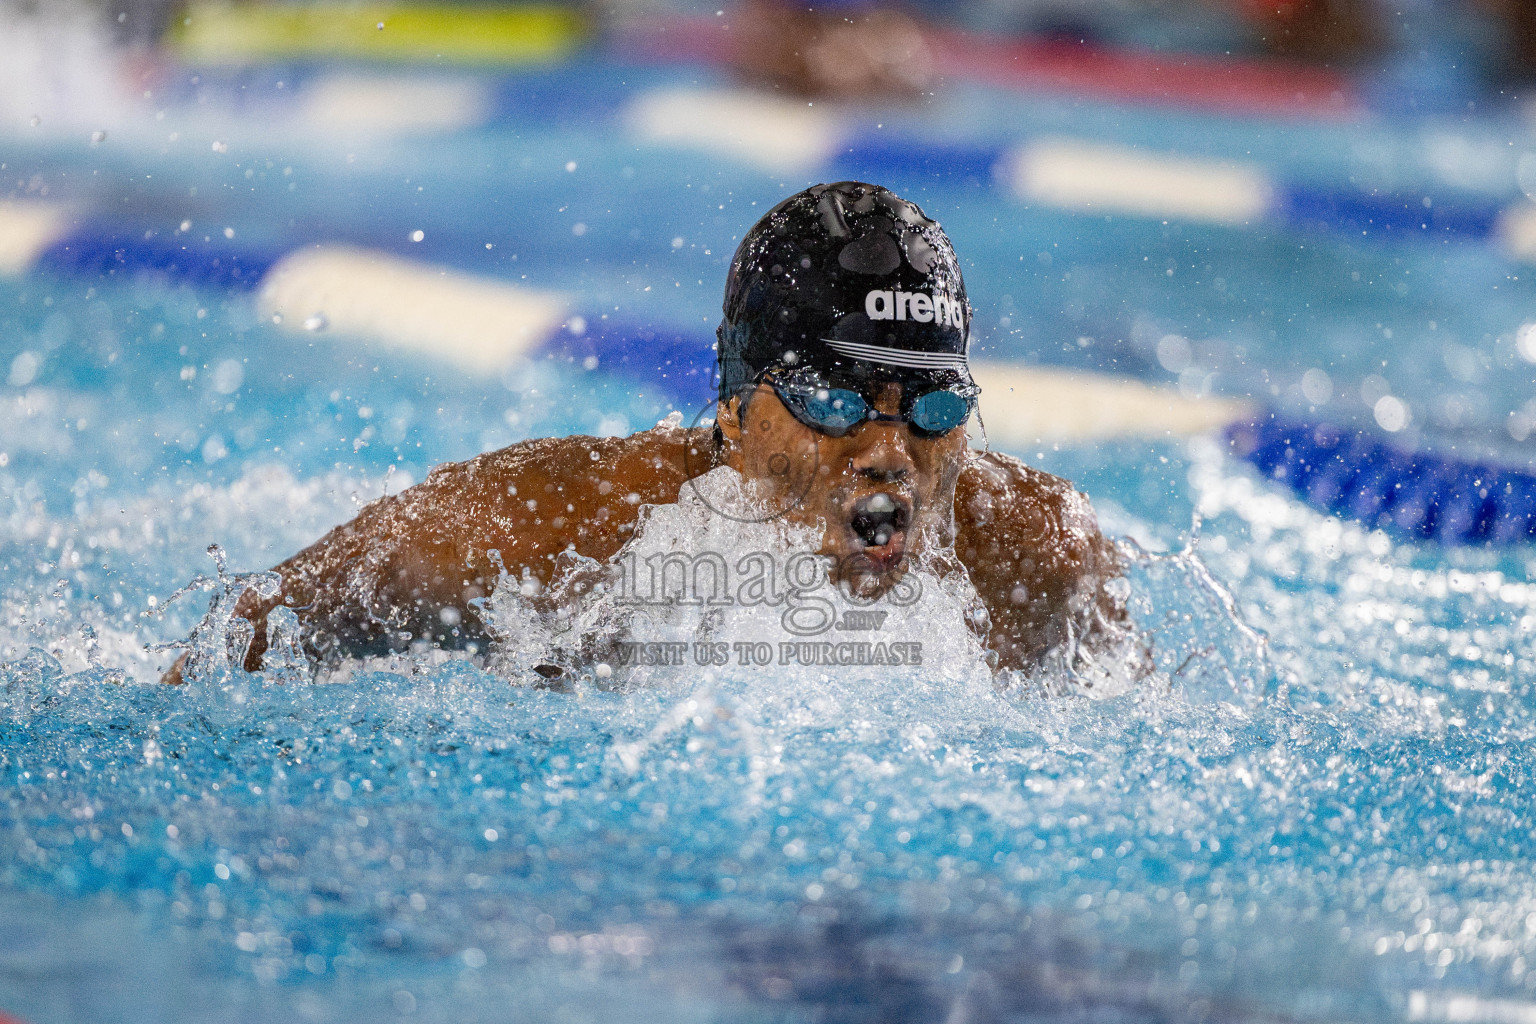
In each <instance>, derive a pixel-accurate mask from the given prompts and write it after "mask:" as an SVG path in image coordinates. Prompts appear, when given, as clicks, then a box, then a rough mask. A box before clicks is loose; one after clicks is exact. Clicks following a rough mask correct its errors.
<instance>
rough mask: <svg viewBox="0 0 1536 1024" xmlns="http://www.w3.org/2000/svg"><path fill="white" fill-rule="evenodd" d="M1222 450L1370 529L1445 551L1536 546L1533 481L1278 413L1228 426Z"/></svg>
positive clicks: (1512, 471) (1527, 476) (1535, 479)
mask: <svg viewBox="0 0 1536 1024" xmlns="http://www.w3.org/2000/svg"><path fill="white" fill-rule="evenodd" d="M1227 441H1228V443H1229V444H1230V446H1231V449H1232V452H1233V454H1235V455H1237V456H1238V457H1239V458H1242V459H1245V460H1247V461H1248V462H1250V463H1252V464H1253V465H1254V466H1256V467H1257V468H1258V469H1259V470H1260V471H1261V472H1263V473H1264V474H1265V475H1266V476H1267V477H1269V478H1270V479H1271V480H1275V481H1277V482H1279V483H1282V484H1285V485H1286V486H1288V487H1290V488H1291V490H1293V491H1295V492H1296V494H1297V495H1298V496H1299V497H1301V498H1302V499H1303V500H1304V501H1306V502H1307V504H1309V505H1311V506H1312V507H1314V508H1317V509H1320V510H1322V511H1324V512H1330V513H1333V514H1334V515H1339V516H1343V517H1345V518H1348V519H1354V520H1357V521H1358V522H1360V523H1362V524H1363V525H1365V526H1367V527H1373V528H1379V529H1383V530H1386V531H1387V532H1389V533H1393V534H1396V535H1398V536H1404V537H1409V538H1414V539H1419V540H1432V541H1436V542H1438V543H1440V544H1444V545H1446V546H1459V545H1470V544H1489V543H1493V544H1508V543H1514V542H1520V541H1525V540H1528V539H1531V538H1533V537H1536V475H1533V474H1532V473H1528V472H1523V471H1520V470H1516V469H1511V468H1507V467H1500V466H1495V465H1491V464H1486V463H1481V462H1477V461H1471V460H1466V459H1460V458H1457V457H1455V456H1452V455H1448V454H1445V453H1441V452H1436V451H1433V450H1421V451H1411V452H1410V451H1404V450H1402V449H1400V448H1397V447H1395V446H1393V445H1391V444H1389V443H1388V442H1386V441H1384V440H1382V439H1380V438H1378V437H1375V436H1372V435H1371V434H1369V433H1366V432H1364V431H1359V430H1352V429H1345V428H1340V427H1337V426H1334V425H1330V424H1326V423H1317V422H1309V421H1305V420H1299V419H1292V418H1289V417H1286V416H1284V415H1281V414H1279V413H1267V414H1265V415H1262V416H1259V417H1256V418H1254V419H1252V420H1248V421H1245V422H1241V423H1236V424H1233V425H1232V426H1231V427H1229V428H1228V430H1227Z"/></svg>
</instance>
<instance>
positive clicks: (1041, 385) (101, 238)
mask: <svg viewBox="0 0 1536 1024" xmlns="http://www.w3.org/2000/svg"><path fill="white" fill-rule="evenodd" d="M7 212H8V211H7V210H6V209H5V208H0V236H7V232H6V231H5V230H4V229H5V228H6V226H7V225H6V223H5V218H6V215H7ZM10 212H11V213H12V214H15V211H14V210H13V211H10ZM21 220H26V222H27V224H28V225H30V227H29V229H28V232H21V231H15V232H10V234H9V236H8V237H9V238H10V239H11V241H12V248H13V249H14V248H16V242H15V240H16V238H17V237H19V236H20V235H21V234H24V233H25V234H28V237H29V239H30V240H29V241H28V242H27V245H26V246H25V249H26V251H24V252H23V251H20V250H19V249H18V250H17V251H5V252H0V256H3V257H5V258H4V259H3V260H0V267H4V268H5V269H6V270H7V271H8V272H28V271H31V270H44V271H51V272H55V273H63V274H67V275H69V276H87V277H99V276H102V275H127V274H130V273H151V274H159V275H164V276H167V277H170V278H171V279H173V280H178V281H186V282H191V283H196V284H201V285H210V286H219V287H225V288H232V289H237V290H246V291H250V292H252V293H253V298H254V300H255V301H256V302H257V304H258V306H259V307H260V308H261V309H262V310H263V313H264V314H266V315H270V316H271V317H272V319H273V320H274V321H276V322H277V323H279V325H280V326H282V327H283V328H285V329H288V330H294V331H319V330H327V329H328V330H330V332H331V333H334V334H337V335H341V336H348V335H351V336H363V337H369V338H372V339H374V340H375V341H378V342H382V343H384V344H387V345H393V346H395V347H398V348H401V349H404V350H406V351H409V352H413V353H415V354H417V355H427V356H430V357H432V358H435V359H441V360H446V361H450V362H453V363H455V364H457V365H460V366H462V367H463V368H465V369H467V370H470V371H472V372H474V371H491V370H496V369H499V368H504V367H505V366H506V365H509V364H511V363H515V362H518V361H526V360H536V359H555V360H559V361H562V362H566V363H569V364H572V365H575V366H579V367H581V368H583V369H588V370H599V369H600V370H602V371H603V372H605V373H608V374H612V375H614V376H616V377H618V378H620V379H622V380H625V381H626V382H631V383H633V384H634V385H637V386H649V387H654V388H656V389H657V390H658V391H659V392H660V393H662V394H664V395H666V396H668V397H670V398H671V399H673V400H674V401H675V402H676V403H677V406H678V407H680V408H684V409H689V410H696V409H704V408H706V406H707V404H708V402H709V399H710V396H711V395H712V393H713V386H714V364H715V356H714V337H713V334H712V332H710V331H709V330H708V329H707V327H702V326H698V325H695V326H691V327H686V326H676V325H672V326H668V325H656V324H650V323H643V322H638V321H633V320H626V319H620V318H618V317H616V316H614V315H613V314H611V313H603V312H593V313H591V314H584V313H581V312H577V311H575V310H574V305H573V303H572V302H571V300H570V299H569V297H566V296H562V295H559V294H558V293H552V292H542V291H538V290H535V289H529V288H524V287H521V286H516V285H512V284H510V283H507V282H502V281H495V280H489V279H485V278H479V277H474V276H472V275H468V274H464V273H461V272H458V271H451V270H447V269H444V268H439V267H432V266H427V265H424V264H420V263H415V262H411V261H407V260H403V259H400V258H399V257H397V256H393V255H391V254H388V253H382V252H370V251H366V250H358V249H352V248H346V247H325V246H309V247H304V248H301V249H298V250H292V251H289V252H286V253H280V252H278V251H277V250H276V249H275V248H273V247H264V246H262V245H259V244H258V245H246V246H244V247H236V246H235V245H234V244H233V242H232V241H230V240H228V239H224V238H222V237H218V236H212V235H209V236H196V235H192V236H188V235H185V234H183V235H178V236H174V237H172V238H164V237H157V236H154V235H152V234H139V235H134V234H131V233H125V232H121V231H112V230H105V229H102V228H100V227H99V226H98V227H91V226H89V225H87V226H85V227H76V228H73V229H71V228H70V227H69V226H68V219H67V218H64V217H61V216H54V217H43V216H38V215H37V211H36V210H33V211H31V212H30V213H29V214H25V215H20V216H19V219H18V223H20V222H21ZM39 225H42V227H39ZM48 225H53V226H54V227H53V228H52V229H51V233H50V231H49V230H45V229H46V228H47V226H48ZM978 371H980V368H978ZM994 371H995V374H994V375H995V376H996V378H997V380H996V386H994V387H993V390H996V391H999V392H1001V394H999V395H998V397H997V398H995V399H994V401H995V402H999V403H1000V404H999V405H998V406H996V408H999V410H1000V411H1002V412H1004V413H1009V414H1011V413H1012V412H1014V411H1016V410H1012V409H1009V407H1008V402H1009V399H1008V398H1006V397H1004V396H1006V395H1007V394H1008V393H1010V392H1017V395H1016V396H1015V398H1014V400H1013V404H1014V405H1017V406H1020V407H1025V406H1027V407H1031V408H1033V407H1035V406H1040V405H1042V404H1048V403H1049V402H1050V401H1051V399H1052V396H1053V395H1054V396H1058V397H1059V393H1060V392H1062V390H1063V388H1068V387H1072V386H1078V387H1087V388H1090V389H1092V388H1095V387H1096V388H1098V389H1099V390H1100V391H1101V392H1102V394H1100V395H1099V396H1098V400H1093V399H1091V398H1084V397H1083V396H1082V395H1078V396H1076V397H1070V396H1069V397H1068V399H1067V401H1066V402H1065V404H1064V405H1063V407H1062V408H1059V409H1055V410H1052V411H1048V412H1047V414H1046V420H1047V421H1048V422H1049V423H1052V424H1056V423H1059V422H1060V421H1062V420H1065V419H1070V418H1071V416H1072V415H1073V409H1074V408H1077V409H1079V410H1080V409H1083V408H1086V409H1095V408H1105V407H1108V408H1111V409H1118V410H1122V411H1125V410H1127V409H1130V408H1131V407H1135V411H1132V412H1130V413H1129V417H1128V420H1127V423H1125V424H1123V425H1122V426H1121V427H1117V428H1116V429H1117V430H1119V431H1120V433H1121V435H1128V434H1141V435H1147V434H1152V435H1157V434H1162V435H1164V436H1167V435H1169V434H1178V433H1189V432H1199V431H1203V430H1206V429H1210V428H1211V427H1212V426H1213V425H1216V424H1221V423H1225V424H1227V426H1226V436H1227V439H1228V442H1229V444H1230V447H1231V450H1232V452H1233V454H1234V455H1235V456H1237V457H1239V458H1241V459H1244V460H1246V461H1248V462H1250V463H1252V464H1253V465H1254V466H1255V467H1257V468H1258V469H1259V470H1260V471H1261V472H1262V473H1264V474H1265V475H1266V476H1267V477H1268V478H1270V479H1272V480H1274V481H1276V482H1279V483H1282V484H1284V485H1285V486H1288V487H1289V488H1291V489H1292V490H1293V491H1294V492H1295V493H1296V494H1297V495H1298V496H1299V497H1301V498H1302V499H1303V500H1304V501H1306V502H1307V503H1308V504H1309V505H1311V506H1313V507H1315V508H1318V509H1320V510H1323V511H1326V512H1329V513H1332V514H1335V515H1339V516H1343V517H1346V518H1349V519H1353V520H1357V521H1359V522H1361V523H1362V524H1364V525H1366V526H1367V527H1370V528H1380V529H1384V530H1387V531H1389V532H1391V533H1393V534H1396V535H1399V536H1403V537H1407V538H1412V539H1417V540H1430V541H1435V542H1438V543H1440V544H1444V545H1471V544H1507V543H1515V542H1523V541H1527V540H1529V539H1532V538H1536V474H1533V473H1530V472H1526V471H1522V470H1518V469H1514V468H1508V467H1499V466H1495V465H1490V464H1485V463H1481V462H1476V461H1471V460H1466V459H1461V458H1457V457H1455V456H1453V455H1449V454H1444V453H1437V452H1435V451H1432V450H1424V451H1414V452H1408V451H1403V450H1401V449H1399V448H1397V447H1395V446H1394V445H1392V444H1390V443H1388V442H1386V441H1385V440H1383V439H1381V438H1380V437H1379V436H1377V435H1376V434H1374V433H1373V432H1367V431H1361V430H1357V429H1353V428H1343V427H1338V426H1333V425H1329V424H1324V423H1317V422H1314V421H1308V420H1300V419H1295V418H1291V417H1287V416H1285V415H1283V414H1281V413H1277V412H1272V411H1270V412H1264V413H1261V414H1259V415H1254V416H1246V417H1241V418H1238V414H1237V412H1236V408H1237V407H1236V405H1234V404H1232V403H1227V404H1222V403H1220V402H1216V401H1211V400H1206V403H1207V406H1208V408H1207V409H1206V410H1205V411H1206V412H1207V413H1212V414H1214V415H1203V416H1202V415H1201V410H1199V409H1197V410H1195V414H1194V415H1193V416H1192V415H1190V408H1189V406H1190V404H1191V402H1190V400H1173V401H1175V402H1177V401H1183V403H1184V404H1183V406H1182V407H1180V406H1177V405H1169V404H1159V402H1166V401H1167V399H1166V396H1161V395H1154V394H1153V389H1149V388H1146V387H1145V386H1143V385H1137V384H1136V383H1135V382H1132V381H1126V380H1120V379H1102V380H1097V381H1089V382H1088V383H1087V384H1083V383H1081V382H1077V383H1075V384H1074V383H1072V382H1070V381H1063V380H1059V379H1054V378H1052V379H1050V380H1042V381H1034V380H1032V379H1031V377H1032V375H1040V376H1042V378H1047V377H1050V373H1049V371H1041V370H1038V369H1033V368H1022V367H1020V368H1013V369H1011V370H1010V369H1009V368H1006V367H1004V368H994ZM1008 373H1012V374H1013V377H1011V378H1009V377H1008V376H1007V374H1008ZM1031 387H1033V388H1034V390H1033V392H1031V393H1028V394H1026V393H1025V392H1026V391H1027V390H1028V389H1029V388H1031ZM1138 387H1139V388H1141V391H1140V392H1136V391H1134V389H1136V388H1138ZM1148 396H1152V397H1154V398H1156V399H1157V401H1151V402H1148V401H1145V399H1146V398H1147V397H1148ZM1138 403H1140V404H1139V405H1138ZM1131 421H1134V422H1131ZM1020 422H1025V421H1024V420H1020ZM1039 422H1040V421H1039V420H1038V419H1036V420H1033V421H1028V422H1027V427H1026V429H1028V430H1033V429H1035V426H1036V424H1038V423H1039ZM1069 430H1077V433H1076V434H1075V435H1072V436H1075V437H1077V438H1078V439H1079V440H1082V439H1095V438H1101V437H1103V436H1105V434H1104V432H1103V431H1102V430H1100V431H1097V432H1095V428H1094V427H1093V426H1092V425H1088V426H1084V427H1081V428H1069ZM1018 436H1019V437H1022V436H1024V435H1023V434H1019V435H1018ZM1025 443H1027V442H1025Z"/></svg>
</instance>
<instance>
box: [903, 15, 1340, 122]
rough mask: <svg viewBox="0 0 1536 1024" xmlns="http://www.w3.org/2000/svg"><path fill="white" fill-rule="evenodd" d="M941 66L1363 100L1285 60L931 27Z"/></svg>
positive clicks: (1002, 78) (1217, 106)
mask: <svg viewBox="0 0 1536 1024" xmlns="http://www.w3.org/2000/svg"><path fill="white" fill-rule="evenodd" d="M927 38H928V45H929V46H930V47H932V48H933V51H934V53H935V55H936V57H937V59H938V61H939V66H940V67H941V68H942V69H943V71H944V73H945V74H947V75H950V76H952V77H956V78H960V77H967V78H978V79H981V80H982V81H986V82H990V83H992V84H996V85H1009V86H1014V87H1019V88H1027V89H1040V90H1048V91H1053V92H1067V93H1072V94H1074V95H1088V96H1098V97H1103V98H1106V99H1116V100H1131V101H1136V102H1141V103H1165V104H1176V105H1180V106H1189V107H1199V108H1203V109H1207V110H1219V111H1223V112H1227V113H1244V114H1272V115H1273V114H1279V115H1285V116H1301V117H1328V118H1347V117H1353V116H1356V115H1358V114H1360V113H1362V112H1363V109H1364V105H1363V104H1362V103H1361V102H1360V99H1359V97H1358V95H1357V94H1356V91H1355V88H1354V85H1353V84H1352V83H1351V82H1350V80H1349V78H1348V77H1346V76H1345V75H1343V74H1340V73H1339V72H1337V71H1331V70H1328V69H1326V68H1314V67H1307V66H1305V65H1298V64H1293V63H1290V62H1288V61H1282V60H1274V59H1269V60H1264V59H1256V58H1234V57H1207V56H1203V55H1199V54H1180V53H1146V52H1139V51H1133V50H1110V49H1101V48H1098V47H1094V46H1086V45H1078V44H1072V43H1059V42H1049V41H1042V40H1030V39H1019V40H1015V39H998V38H996V37H989V36H983V35H976V34H973V33H967V32H937V31H936V32H930V33H929V34H928V37H927Z"/></svg>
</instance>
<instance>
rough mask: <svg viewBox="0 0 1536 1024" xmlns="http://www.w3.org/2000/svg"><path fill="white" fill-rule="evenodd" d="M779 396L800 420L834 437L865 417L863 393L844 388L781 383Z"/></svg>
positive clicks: (867, 416) (845, 431)
mask: <svg viewBox="0 0 1536 1024" xmlns="http://www.w3.org/2000/svg"><path fill="white" fill-rule="evenodd" d="M779 397H780V398H781V399H782V400H783V401H784V402H785V404H787V405H788V406H789V409H790V411H791V412H793V413H794V414H795V415H796V416H797V417H798V418H799V419H800V420H801V422H803V423H806V424H807V425H808V426H812V427H814V428H815V429H817V430H821V431H823V432H825V433H828V434H831V435H833V436H835V437H841V436H842V435H843V434H846V433H848V431H850V430H852V429H853V428H854V427H856V426H858V425H859V424H860V423H862V422H864V420H866V419H868V418H869V403H868V402H866V401H864V396H863V395H861V394H859V393H858V392H857V391H850V390H848V389H847V388H825V387H816V386H799V387H785V388H782V389H781V390H780V395H779Z"/></svg>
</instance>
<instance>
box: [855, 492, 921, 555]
mask: <svg viewBox="0 0 1536 1024" xmlns="http://www.w3.org/2000/svg"><path fill="white" fill-rule="evenodd" d="M911 522H912V505H911V503H910V502H909V501H908V500H907V499H906V498H904V497H901V496H900V495H896V494H889V493H886V492H884V491H882V492H880V493H879V494H871V495H868V496H866V497H863V498H860V499H859V500H858V501H856V502H854V505H853V514H852V516H850V517H849V519H848V526H849V528H850V529H851V530H852V531H853V534H854V536H855V537H857V538H858V539H859V541H860V542H861V543H862V544H863V545H864V550H863V551H862V552H861V554H863V555H865V556H867V557H869V558H871V559H872V560H874V561H875V562H877V563H879V564H880V565H881V566H882V567H886V566H889V565H891V564H893V563H894V562H895V561H896V560H897V559H899V558H900V557H901V556H902V553H903V552H904V551H905V550H906V546H907V545H906V540H907V526H908V524H910V523H911Z"/></svg>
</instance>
